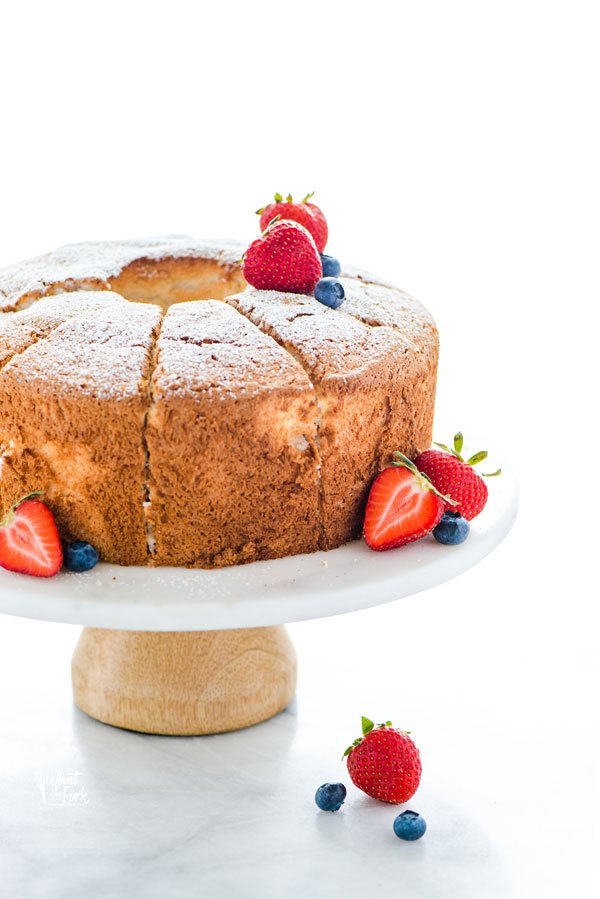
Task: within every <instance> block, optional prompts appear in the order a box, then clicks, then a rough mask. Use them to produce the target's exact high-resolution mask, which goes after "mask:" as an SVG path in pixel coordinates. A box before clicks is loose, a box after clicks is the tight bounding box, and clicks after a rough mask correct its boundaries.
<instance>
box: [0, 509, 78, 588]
mask: <svg viewBox="0 0 600 899" xmlns="http://www.w3.org/2000/svg"><path fill="white" fill-rule="evenodd" d="M37 496H39V494H30V495H29V496H26V497H25V498H24V499H22V500H20V501H19V502H18V503H15V505H14V506H13V507H12V509H11V510H10V512H9V513H8V514H7V516H6V517H5V519H4V521H2V523H1V524H0V567H1V568H6V569H7V570H8V571H17V572H19V573H20V574H31V575H33V576H34V577H52V576H53V575H55V574H56V573H57V571H59V570H60V567H61V565H62V562H63V554H62V546H61V543H60V537H59V535H58V529H57V527H56V522H55V521H54V516H53V515H52V512H51V511H50V509H49V508H48V506H47V505H46V504H45V503H43V502H41V501H40V500H39V499H36V497H37Z"/></svg>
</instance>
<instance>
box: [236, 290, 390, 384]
mask: <svg viewBox="0 0 600 899" xmlns="http://www.w3.org/2000/svg"><path fill="white" fill-rule="evenodd" d="M346 289H347V293H348V294H355V295H356V296H355V303H354V307H355V308H357V309H360V306H361V296H362V294H361V291H362V290H367V291H369V290H371V289H373V288H370V287H368V288H365V287H363V286H362V285H360V284H358V282H354V281H351V280H349V279H347V281H346ZM227 302H229V303H231V304H232V305H234V306H235V307H236V308H237V309H239V310H240V312H242V313H243V314H244V315H246V316H248V318H249V319H250V320H251V321H253V322H254V323H255V324H257V325H258V326H259V327H260V328H261V329H263V330H264V331H266V332H267V333H268V334H271V335H272V336H274V337H275V339H276V340H278V341H279V342H280V343H281V344H282V345H283V346H285V348H286V349H287V350H288V352H290V353H291V354H292V355H294V356H295V357H296V358H298V359H299V361H300V362H301V364H302V365H303V366H304V367H305V368H306V370H307V371H308V373H309V377H310V378H311V380H313V379H314V381H316V382H318V381H321V380H324V379H325V378H332V377H335V378H339V377H343V378H346V377H349V376H351V375H353V376H354V375H358V374H360V373H362V374H366V372H367V371H368V369H369V368H370V367H372V366H374V365H375V364H376V363H378V362H380V361H381V360H382V359H383V358H384V357H386V356H388V355H391V354H394V353H396V352H398V350H401V351H404V349H405V347H406V341H405V340H404V339H403V338H402V337H401V336H400V335H398V334H397V333H395V332H394V330H393V329H391V328H389V327H382V328H378V329H377V333H375V332H374V330H373V329H372V328H370V327H369V325H368V324H367V323H365V322H363V321H361V320H360V318H359V317H358V316H357V315H355V314H351V313H352V308H354V307H352V308H349V309H348V311H344V310H345V305H344V306H342V307H340V308H339V309H330V308H329V307H327V306H325V305H323V304H322V303H319V301H318V300H316V299H315V298H314V297H311V296H304V295H299V294H293V293H278V292H276V291H263V290H256V289H254V288H252V287H249V288H247V289H246V290H245V291H243V293H241V294H237V295H235V296H232V297H229V298H228V300H227Z"/></svg>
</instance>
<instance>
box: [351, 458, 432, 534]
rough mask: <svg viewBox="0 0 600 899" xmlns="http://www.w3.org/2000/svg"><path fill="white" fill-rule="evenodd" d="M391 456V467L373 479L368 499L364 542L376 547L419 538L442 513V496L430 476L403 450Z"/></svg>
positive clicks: (426, 532)
mask: <svg viewBox="0 0 600 899" xmlns="http://www.w3.org/2000/svg"><path fill="white" fill-rule="evenodd" d="M394 456H395V458H396V461H395V462H394V464H393V467H392V468H385V469H384V470H383V471H382V472H381V474H379V475H378V476H377V477H376V478H375V481H374V483H373V486H372V487H371V492H370V494H369V499H368V502H367V510H366V513H365V524H364V534H365V541H366V543H367V546H369V547H370V548H371V549H375V550H384V549H393V548H394V547H396V546H404V545H405V544H406V543H412V542H413V541H415V540H420V539H421V537H424V536H425V535H426V534H429V532H430V531H432V530H433V528H434V527H435V526H436V524H437V523H438V522H439V520H440V518H441V517H442V515H443V513H444V508H445V505H444V497H443V496H442V495H441V494H440V493H438V491H437V490H436V488H435V487H434V486H433V484H432V483H431V481H430V480H429V478H428V477H427V476H426V475H423V474H421V472H420V471H419V470H418V469H417V468H416V466H415V465H414V463H413V462H411V461H410V459H407V458H406V456H403V455H402V453H394Z"/></svg>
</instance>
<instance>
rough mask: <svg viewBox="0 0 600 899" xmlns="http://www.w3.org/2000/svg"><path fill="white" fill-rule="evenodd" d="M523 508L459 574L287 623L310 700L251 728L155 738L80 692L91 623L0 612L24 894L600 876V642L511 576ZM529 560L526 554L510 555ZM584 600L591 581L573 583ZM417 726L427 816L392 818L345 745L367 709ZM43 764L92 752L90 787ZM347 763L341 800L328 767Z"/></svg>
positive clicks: (483, 883) (396, 889)
mask: <svg viewBox="0 0 600 899" xmlns="http://www.w3.org/2000/svg"><path fill="white" fill-rule="evenodd" d="M524 551H525V542H524V541H523V536H522V532H521V533H520V520H518V521H517V524H516V526H515V529H514V530H513V532H512V533H511V534H510V535H509V537H508V538H507V540H506V541H505V543H504V544H502V545H501V546H500V547H499V549H498V550H496V551H495V552H494V553H493V554H492V555H491V556H489V557H488V558H487V559H485V560H484V561H483V562H481V563H480V565H478V566H477V567H476V568H474V569H472V570H471V571H468V572H467V573H466V574H464V575H462V576H461V577H460V578H458V579H456V580H455V581H452V582H449V583H447V584H444V585H442V586H440V587H437V588H435V589H433V590H430V591H427V592H425V593H422V594H420V595H418V596H415V597H412V598H407V599H403V600H400V601H399V602H396V603H393V604H391V605H389V606H381V607H379V608H376V609H370V610H368V611H363V612H355V613H353V614H350V615H343V616H340V617H337V618H334V619H323V620H320V621H313V622H306V623H302V624H295V625H292V626H291V627H290V631H291V633H292V636H293V638H294V641H295V644H296V647H297V649H298V653H299V660H300V680H299V689H298V694H297V698H296V700H295V701H294V704H293V706H292V707H291V708H290V709H289V710H288V711H287V712H286V713H284V714H282V715H280V716H279V717H277V718H276V719H273V720H272V721H270V722H267V723H265V724H262V725H259V726H257V727H254V728H251V729H248V730H246V731H240V732H238V733H233V734H227V735H221V736H214V737H198V738H169V737H150V736H142V735H138V734H132V733H127V732H124V731H120V730H117V729H114V728H110V727H107V726H104V725H102V724H99V723H98V722H96V721H93V720H91V719H89V718H88V717H86V716H85V715H84V714H82V713H80V712H79V711H78V710H77V709H75V708H74V707H73V705H72V701H71V696H70V682H69V657H70V652H71V649H72V647H73V645H74V643H75V641H76V638H77V634H78V628H76V627H74V626H71V625H63V624H47V623H42V622H36V621H27V620H22V619H17V618H10V617H8V616H2V617H1V618H0V623H1V627H0V677H1V681H0V682H1V683H2V692H1V715H0V740H1V746H2V778H1V795H0V853H1V855H0V871H1V876H2V892H3V894H5V895H7V896H8V895H14V896H19V897H20V899H21V897H24V899H36V897H40V899H41V897H43V899H56V897H60V899H62V897H67V896H69V897H70V896H77V897H84V896H85V899H94V897H102V899H105V897H110V899H120V897H128V899H136V897H145V899H152V897H161V899H162V897H165V896H169V897H171V896H173V897H188V896H189V897H198V896H202V897H205V896H206V897H210V899H220V897H228V899H229V897H244V899H245V897H252V899H254V897H258V896H260V897H263V899H270V897H274V899H275V897H278V899H279V897H283V899H287V897H290V899H296V897H298V899H307V897H310V899H313V897H314V899H319V897H328V899H329V897H337V896H340V897H341V896H344V897H354V896H357V897H358V896H363V895H365V890H369V889H374V888H376V887H382V888H386V889H387V890H391V893H389V894H390V895H397V896H402V897H404V899H413V897H415V899H471V897H472V899H488V897H490V899H492V897H494V899H495V897H510V899H513V897H518V899H521V897H523V899H532V897H538V896H539V897H544V899H551V897H555V896H556V897H559V896H560V897H561V899H564V896H567V895H568V896H572V897H577V899H583V897H588V896H590V897H591V896H592V895H593V892H592V887H591V872H590V864H591V862H590V858H591V841H592V829H593V827H592V797H591V795H590V794H591V787H590V784H591V781H592V722H591V718H590V714H589V710H590V708H591V699H592V696H591V686H590V685H591V683H592V678H591V674H592V667H593V666H592V661H591V658H592V640H595V638H594V637H592V635H591V634H590V632H589V629H588V628H586V627H585V626H582V618H581V610H582V608H583V606H582V607H581V608H579V606H578V602H579V599H578V595H577V594H574V595H573V597H572V598H571V605H570V609H569V614H568V615H565V613H564V611H565V610H564V608H563V607H562V605H560V604H558V603H556V602H555V601H554V600H548V599H547V598H545V596H544V591H543V590H542V589H540V590H539V591H537V592H536V591H535V590H534V589H533V588H534V584H535V583H536V579H535V572H534V569H533V568H532V569H531V576H530V577H529V578H528V580H524V579H523V576H522V577H521V580H520V581H519V582H517V581H516V580H515V577H514V571H516V570H520V571H521V573H522V575H523V572H524V571H525V569H524V568H523V566H522V562H523V554H524ZM520 564H521V568H519V567H518V566H519V565H520ZM581 601H582V602H583V599H582V600H581ZM361 714H366V715H368V716H369V717H372V718H374V719H375V720H377V721H379V720H383V719H385V718H387V717H390V718H391V719H392V720H393V721H394V723H397V724H399V725H401V726H403V727H404V728H406V729H409V730H411V731H412V734H413V737H414V739H415V741H416V742H417V744H418V745H419V747H420V749H421V754H422V758H423V769H424V773H423V780H422V785H421V787H420V788H419V791H418V792H417V794H416V796H415V797H414V799H413V800H411V801H410V803H409V806H410V807H412V808H414V809H416V810H418V811H420V812H421V813H422V814H424V815H425V817H426V819H427V822H428V831H427V834H426V835H425V837H424V838H423V839H422V840H421V841H419V842H418V843H414V844H408V843H402V842H400V841H399V840H397V839H396V838H395V837H394V836H393V834H392V829H391V828H392V821H393V818H394V816H395V814H396V813H397V810H396V808H395V807H392V806H387V805H384V804H381V803H377V802H375V801H373V800H370V799H368V798H367V797H365V796H363V795H362V794H361V793H360V792H359V791H358V790H356V789H355V788H354V787H353V786H352V785H351V784H350V782H349V778H348V777H347V773H346V771H345V767H344V765H343V763H342V762H341V761H340V756H341V753H342V751H343V749H344V748H345V746H346V745H347V744H348V743H349V742H350V740H351V739H352V738H353V737H354V736H356V735H358V730H359V723H360V715H361ZM36 771H42V772H44V773H49V774H50V775H54V774H55V773H56V771H62V772H63V773H64V774H67V773H69V772H73V771H76V772H79V776H78V780H79V783H78V787H81V786H83V787H84V789H85V798H86V799H87V800H88V801H87V802H80V803H78V804H75V805H54V804H53V805H50V804H44V802H43V800H42V795H41V791H40V790H39V789H38V787H37V786H36ZM326 780H343V781H345V782H346V784H347V785H348V787H349V795H348V799H347V801H346V804H345V805H344V806H343V810H342V811H341V812H340V813H337V814H335V815H332V814H326V813H322V812H319V811H318V810H317V808H316V806H315V805H314V802H313V795H314V791H315V789H316V787H317V786H318V785H319V784H320V783H322V782H323V781H326Z"/></svg>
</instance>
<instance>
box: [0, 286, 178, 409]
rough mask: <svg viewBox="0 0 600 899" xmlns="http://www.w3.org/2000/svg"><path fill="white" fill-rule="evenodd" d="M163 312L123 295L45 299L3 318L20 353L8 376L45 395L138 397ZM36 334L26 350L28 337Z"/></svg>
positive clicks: (6, 332)
mask: <svg viewBox="0 0 600 899" xmlns="http://www.w3.org/2000/svg"><path fill="white" fill-rule="evenodd" d="M161 316H162V313H161V310H160V309H159V308H158V307H156V306H151V305H148V304H137V303H136V304H134V303H128V302H127V301H126V300H124V299H123V298H122V297H120V296H118V294H113V293H108V292H84V291H78V292H74V293H70V294H65V295H62V296H59V297H48V298H46V299H43V300H40V301H39V302H38V303H36V304H35V305H34V306H32V307H31V308H29V309H27V310H24V311H23V312H16V313H14V314H13V315H7V316H6V317H4V316H2V317H0V328H1V331H2V332H3V336H4V337H5V339H7V342H10V338H11V331H12V332H13V336H14V337H15V339H16V344H17V347H18V352H17V353H15V354H14V355H13V358H12V359H10V361H8V362H7V363H6V365H5V366H4V369H3V375H6V376H7V377H14V378H15V379H17V380H19V381H21V380H24V381H26V382H27V383H29V384H31V385H35V387H36V389H39V390H40V392H41V393H44V392H49V393H52V394H61V393H62V394H69V393H74V394H76V395H89V396H93V397H95V398H97V399H101V400H110V399H126V398H128V397H133V396H138V395H139V393H140V391H141V390H142V389H143V383H144V377H145V371H146V369H147V366H148V358H149V354H150V352H151V349H152V346H153V343H154V338H153V332H154V330H155V329H156V327H157V326H158V323H159V322H160V319H161ZM27 332H29V334H30V335H33V336H32V338H31V340H30V343H29V345H28V346H27V347H26V348H25V349H22V347H21V342H22V336H23V333H27Z"/></svg>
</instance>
